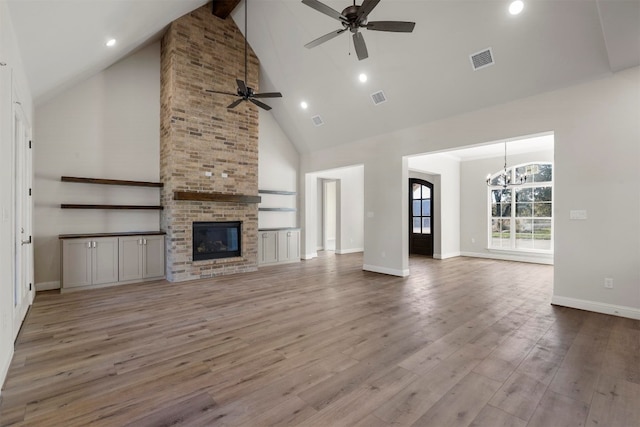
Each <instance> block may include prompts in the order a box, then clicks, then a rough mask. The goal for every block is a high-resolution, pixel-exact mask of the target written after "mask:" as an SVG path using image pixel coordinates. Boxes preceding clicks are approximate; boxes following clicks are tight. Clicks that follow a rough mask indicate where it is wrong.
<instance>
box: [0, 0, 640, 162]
mask: <svg viewBox="0 0 640 427" xmlns="http://www.w3.org/2000/svg"><path fill="white" fill-rule="evenodd" d="M4 1H8V2H9V9H10V12H11V18H12V21H13V24H14V27H15V31H16V34H17V37H18V42H19V45H20V49H21V52H22V55H23V62H24V65H25V68H26V70H27V77H28V79H29V82H30V85H31V88H32V91H33V94H34V97H35V99H36V102H37V103H42V102H46V101H47V100H50V99H51V98H52V97H53V96H54V95H55V94H57V93H59V92H60V91H62V90H64V89H65V88H67V87H69V86H71V85H73V84H75V83H77V82H78V81H80V80H82V79H84V78H87V77H89V76H91V75H92V74H95V73H96V72H99V71H100V70H102V69H104V68H106V67H108V66H109V65H111V64H113V63H114V62H116V61H118V60H119V59H121V58H123V57H124V56H126V55H128V54H129V53H131V52H132V51H134V50H135V49H137V48H139V47H140V46H143V45H145V44H147V43H150V42H152V41H154V40H157V39H158V38H159V37H160V35H161V34H162V32H163V31H164V29H165V28H166V26H167V25H168V24H169V23H170V22H171V21H172V20H174V19H176V18H178V17H179V16H181V15H183V14H185V13H187V12H189V11H190V10H193V9H195V8H197V7H200V6H202V5H203V4H205V3H206V1H203V0H91V1H89V0H31V1H24V0H4ZM524 1H525V8H524V10H523V12H522V13H521V14H520V15H517V16H512V15H510V14H509V13H508V11H507V8H508V5H509V2H510V0H467V1H465V0H456V1H451V0H382V1H381V2H380V3H379V5H378V6H377V7H376V8H375V9H374V11H373V12H372V13H371V14H370V16H369V20H370V21H378V20H402V21H414V22H416V27H415V30H414V32H413V33H411V34H404V33H388V32H376V31H368V30H363V35H364V38H365V40H366V43H367V47H368V50H369V58H368V59H365V60H363V61H358V59H357V57H356V55H355V52H354V49H353V44H352V42H351V37H349V33H348V32H347V33H344V34H341V35H339V36H338V37H336V38H334V39H332V40H330V41H328V42H326V43H324V44H322V45H321V46H318V47H315V48H313V49H306V48H305V47H304V44H306V43H308V42H310V41H311V40H314V39H315V38H317V37H319V36H321V35H324V34H326V33H328V32H330V31H333V30H337V29H339V28H341V26H340V24H339V23H338V22H337V21H335V20H333V19H331V18H330V17H328V16H326V15H323V14H321V13H319V12H317V11H316V10H313V9H312V8H310V7H308V6H306V5H304V4H303V3H302V2H301V1H300V0H249V8H248V15H249V26H248V40H249V43H250V44H251V46H252V48H253V49H254V51H255V52H256V54H257V55H258V58H260V61H261V66H262V87H261V88H260V89H261V91H272V90H278V91H280V92H282V94H283V95H284V97H283V98H282V99H274V100H269V104H270V105H271V106H272V107H273V110H272V114H273V115H274V117H275V118H276V120H277V121H278V123H279V124H280V126H281V127H282V128H283V130H284V131H285V133H286V134H287V135H288V137H289V138H290V139H291V141H292V142H293V143H294V144H295V145H296V146H297V148H298V150H299V151H301V152H309V151H315V150H319V149H323V148H326V147H331V146H335V145H338V144H343V143H346V142H350V141H355V140H359V139H362V138H366V137H368V136H373V135H381V134H386V133H389V132H392V131H394V130H398V129H402V128H406V127H410V126H414V125H418V124H422V123H426V122H430V121H433V120H437V119H440V118H444V117H447V116H451V115H456V114H461V113H465V112H469V111H472V110H476V109H480V108H484V107H487V106H491V105H496V104H500V103H504V102H508V101H511V100H515V99H518V98H522V97H527V96H531V95H535V94H538V93H542V92H546V91H550V90H554V89H558V88H561V87H566V86H569V85H573V84H577V83H580V82H584V81H588V80H592V79H597V78H601V77H604V76H606V75H609V74H611V73H612V72H616V71H619V70H622V69H625V68H628V67H633V66H638V65H640V0H575V1H563V0H524ZM360 2H361V0H358V3H360ZM220 3H226V7H227V9H229V4H231V7H233V6H234V3H237V0H229V1H226V0H225V1H223V2H220ZM324 3H326V4H327V5H328V6H330V7H332V8H333V9H336V10H338V11H341V10H342V9H344V8H345V7H347V6H349V5H350V4H351V2H350V1H349V0H326V1H324ZM219 6H225V5H222V4H221V5H219ZM244 6H245V2H244V1H242V2H241V3H240V4H239V5H238V6H237V7H235V9H234V10H233V12H232V13H231V16H232V18H233V19H234V20H235V21H236V22H237V23H238V26H239V27H240V28H244V22H243V20H244ZM212 19H216V18H214V17H213V16H212ZM110 37H114V38H116V39H117V40H118V44H117V45H116V46H115V47H114V48H111V49H107V48H106V47H105V46H104V43H105V41H106V39H107V38H110ZM486 48H491V50H492V52H493V56H494V59H495V64H494V65H492V66H489V67H486V68H482V69H479V70H477V71H474V70H473V68H472V66H471V61H470V58H469V55H471V54H474V53H476V52H478V51H481V50H483V49H486ZM361 73H366V74H367V76H368V80H367V82H365V83H361V82H360V81H359V80H358V76H359V74H361ZM213 89H218V90H234V89H235V82H233V81H230V82H227V83H225V84H224V87H215V88H213ZM380 90H382V91H383V92H384V94H385V97H386V98H387V102H384V103H382V104H379V105H374V103H373V102H372V99H371V96H370V95H371V94H372V93H374V92H377V91H380ZM301 101H305V102H307V103H308V108H307V109H306V110H303V109H302V108H301V107H300V102H301ZM250 108H255V107H250ZM316 115H319V116H321V117H322V120H323V121H324V124H323V125H322V126H315V125H314V123H313V121H312V119H311V118H312V117H313V116H316Z"/></svg>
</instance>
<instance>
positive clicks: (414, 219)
mask: <svg viewBox="0 0 640 427" xmlns="http://www.w3.org/2000/svg"><path fill="white" fill-rule="evenodd" d="M409 215H410V217H409V253H410V254H419V255H428V256H433V184H431V183H430V182H428V181H424V180H422V179H417V178H411V179H410V180H409Z"/></svg>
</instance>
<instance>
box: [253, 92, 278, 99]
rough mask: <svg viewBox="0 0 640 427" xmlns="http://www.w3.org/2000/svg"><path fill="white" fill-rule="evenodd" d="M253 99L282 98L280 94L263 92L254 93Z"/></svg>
mask: <svg viewBox="0 0 640 427" xmlns="http://www.w3.org/2000/svg"><path fill="white" fill-rule="evenodd" d="M253 97H254V98H282V94H281V93H280V92H264V93H254V94H253Z"/></svg>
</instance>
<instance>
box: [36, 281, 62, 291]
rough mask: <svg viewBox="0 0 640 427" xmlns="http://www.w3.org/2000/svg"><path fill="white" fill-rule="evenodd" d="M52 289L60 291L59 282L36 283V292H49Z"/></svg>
mask: <svg viewBox="0 0 640 427" xmlns="http://www.w3.org/2000/svg"><path fill="white" fill-rule="evenodd" d="M53 289H60V281H59V280H54V281H53V282H40V283H36V292H40V291H50V290H53Z"/></svg>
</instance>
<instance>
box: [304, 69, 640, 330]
mask: <svg viewBox="0 0 640 427" xmlns="http://www.w3.org/2000/svg"><path fill="white" fill-rule="evenodd" d="M639 112H640V68H638V67H636V68H632V69H628V70H625V71H622V72H619V73H616V74H613V75H611V76H608V77H605V78H602V79H600V80H595V81H591V82H588V83H583V84H580V85H576V86H572V87H569V88H564V89H559V90H556V91H553V92H548V93H545V94H541V95H537V96H533V97H529V98H525V99H522V100H518V101H514V102H510V103H507V104H503V105H499V106H495V107H491V108H486V109H482V110H478V111H475V112H472V113H468V114H463V115H459V116H455V117H451V118H448V119H443V120H439V121H436V122H432V123H428V124H424V125H421V126H416V127H412V128H407V129H404V130H401V131H398V132H394V133H391V134H385V135H379V136H376V137H373V138H369V139H366V140H361V141H356V142H353V143H351V144H347V145H343V146H340V147H335V148H331V149H327V150H322V151H316V152H313V153H312V154H308V155H303V156H302V158H301V174H304V175H305V176H308V174H310V173H314V172H317V171H321V170H325V169H331V168H335V167H341V166H345V165H349V164H357V163H359V164H364V170H365V174H364V177H365V179H364V186H365V189H364V193H365V200H364V205H365V212H366V220H365V226H364V230H365V239H364V263H365V266H364V268H367V269H370V270H373V271H380V272H385V273H391V274H398V275H403V274H408V250H407V244H406V243H407V242H406V241H407V237H406V235H407V233H406V232H405V230H406V227H407V222H408V219H407V214H408V213H407V206H406V200H405V199H406V185H407V181H406V180H407V177H408V174H407V171H406V168H407V161H406V159H404V158H403V156H408V155H413V154H420V153H426V152H437V151H443V150H447V149H452V148H459V147H464V146H471V145H475V144H481V143H483V142H486V141H497V140H504V139H511V138H515V137H519V136H524V135H532V134H539V133H544V132H550V131H553V132H554V135H555V155H554V164H555V168H556V174H555V182H554V190H555V196H556V200H557V203H556V204H555V208H554V213H555V215H556V218H555V223H554V225H555V268H554V296H553V301H554V302H555V303H558V304H563V305H568V306H577V307H582V308H587V309H590V310H596V311H601V312H607V313H614V312H617V313H618V314H622V315H625V316H629V317H638V318H640V285H639V284H640V263H638V259H640V197H638V195H639V194H640V120H638V116H639ZM307 188H309V187H305V191H306V189H307ZM312 191H313V190H312ZM303 197H306V195H304V196H303ZM313 197H315V194H314V195H313ZM306 208H307V206H306V205H305V209H306ZM573 209H586V210H587V213H588V219H587V220H586V221H575V220H574V221H572V220H569V211H570V210H573ZM305 221H306V219H305ZM614 224H615V225H614ZM305 231H307V232H309V231H310V232H311V233H312V234H313V235H315V229H314V230H305ZM303 244H304V245H308V244H309V241H308V240H307V239H306V237H305V239H303ZM307 250H308V246H305V247H303V251H305V252H306V251H307ZM605 277H612V278H613V279H614V283H615V285H614V289H605V288H604V287H603V281H604V278H605Z"/></svg>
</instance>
